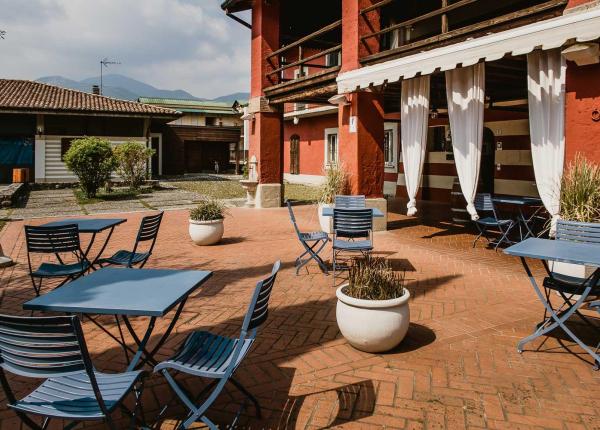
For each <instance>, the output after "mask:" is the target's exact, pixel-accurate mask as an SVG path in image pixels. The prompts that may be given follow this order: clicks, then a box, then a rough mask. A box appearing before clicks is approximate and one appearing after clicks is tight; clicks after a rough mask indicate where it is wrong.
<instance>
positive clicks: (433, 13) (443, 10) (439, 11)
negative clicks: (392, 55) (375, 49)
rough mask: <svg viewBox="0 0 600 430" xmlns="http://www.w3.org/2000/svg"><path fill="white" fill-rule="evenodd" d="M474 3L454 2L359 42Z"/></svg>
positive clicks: (391, 26) (375, 33)
mask: <svg viewBox="0 0 600 430" xmlns="http://www.w3.org/2000/svg"><path fill="white" fill-rule="evenodd" d="M476 1H479V0H461V1H459V2H456V3H454V4H451V5H448V6H446V7H441V8H440V9H436V10H432V11H431V12H427V13H426V14H424V15H419V16H417V17H415V18H411V19H407V20H406V21H402V22H399V23H397V24H394V25H390V26H389V27H386V28H384V29H383V30H379V31H375V32H373V33H369V34H365V35H364V36H362V37H361V40H365V39H370V38H372V37H376V36H379V35H381V34H386V33H389V32H390V31H394V30H397V29H399V28H402V27H408V26H409V25H412V24H416V23H417V22H420V21H425V20H427V19H430V18H433V17H436V16H439V15H442V14H445V13H447V12H450V11H452V10H454V9H458V8H460V7H463V6H466V5H468V4H471V3H474V2H476Z"/></svg>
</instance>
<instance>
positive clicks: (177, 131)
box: [139, 97, 245, 175]
mask: <svg viewBox="0 0 600 430" xmlns="http://www.w3.org/2000/svg"><path fill="white" fill-rule="evenodd" d="M139 101H140V102H141V103H144V104H149V105H152V106H160V107H165V108H169V109H175V110H177V111H179V112H182V113H183V116H182V117H180V118H178V119H176V120H174V121H171V122H169V123H167V124H162V125H157V126H156V127H154V128H153V129H152V131H153V133H155V134H154V136H155V137H154V138H153V139H155V140H158V139H160V140H162V144H163V145H165V146H166V147H168V148H169V151H168V152H166V153H164V154H163V170H162V172H161V174H165V175H180V174H184V173H202V172H214V171H215V162H216V163H218V166H219V171H220V172H223V173H224V172H239V171H240V165H241V163H242V162H243V160H244V159H245V158H244V152H243V146H242V145H241V139H242V120H241V118H240V117H241V114H240V113H239V112H238V110H237V109H235V108H234V107H233V106H232V105H231V104H228V103H216V102H205V101H197V100H176V99H161V98H146V97H142V98H140V99H139Z"/></svg>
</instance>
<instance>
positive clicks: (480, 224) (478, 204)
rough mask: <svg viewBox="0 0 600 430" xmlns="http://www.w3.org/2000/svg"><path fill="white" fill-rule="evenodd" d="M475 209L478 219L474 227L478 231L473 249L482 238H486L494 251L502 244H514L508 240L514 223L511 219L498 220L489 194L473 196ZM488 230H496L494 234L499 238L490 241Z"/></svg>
mask: <svg viewBox="0 0 600 430" xmlns="http://www.w3.org/2000/svg"><path fill="white" fill-rule="evenodd" d="M475 209H476V210H477V213H478V214H479V216H480V218H479V219H478V220H477V221H475V225H476V226H477V229H478V230H479V234H478V235H477V237H476V238H475V240H474V241H473V248H475V245H477V242H478V241H479V239H480V238H481V237H482V236H483V237H485V238H486V240H487V241H488V244H490V245H494V249H495V250H496V251H497V250H498V247H499V246H500V245H501V244H502V243H506V244H508V245H511V244H513V243H514V242H513V241H512V240H510V239H509V238H508V234H509V233H510V231H511V230H512V228H513V227H514V225H515V222H514V221H513V220H512V219H500V218H499V217H498V212H497V211H496V207H495V206H494V201H493V200H492V196H491V194H488V193H481V194H477V195H476V196H475ZM490 230H496V233H498V234H499V235H500V238H499V239H496V240H494V239H492V238H491V237H490V236H489V234H490V233H491V231H490Z"/></svg>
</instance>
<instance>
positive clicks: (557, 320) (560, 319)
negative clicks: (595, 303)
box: [517, 257, 600, 363]
mask: <svg viewBox="0 0 600 430" xmlns="http://www.w3.org/2000/svg"><path fill="white" fill-rule="evenodd" d="M521 263H522V264H523V267H524V268H525V272H527V276H528V277H529V282H530V283H531V285H532V286H533V289H534V291H535V293H536V294H537V296H538V298H539V299H540V301H541V302H542V304H543V305H544V307H545V309H546V311H547V312H548V314H549V315H550V316H549V317H548V318H547V319H546V321H544V322H543V323H542V324H541V325H540V327H539V328H538V329H537V330H536V331H535V332H534V333H533V334H531V335H529V336H527V337H526V338H524V339H522V340H521V341H520V342H519V344H518V346H517V350H518V351H519V353H521V352H523V347H524V346H525V345H526V344H527V343H529V342H531V341H533V340H535V339H537V338H539V337H541V336H543V335H545V334H547V333H550V332H551V331H553V330H555V329H556V328H558V327H560V328H561V329H562V330H563V331H564V332H565V333H566V334H567V335H568V336H569V337H570V338H571V339H572V340H573V341H574V342H575V343H577V344H578V345H579V346H580V347H581V348H582V349H583V350H584V351H585V352H587V353H588V354H589V355H590V356H592V358H593V359H594V363H600V356H599V355H598V354H596V353H595V352H594V351H592V349H591V348H590V347H588V346H587V345H586V344H585V343H583V342H582V341H581V340H580V339H579V338H578V337H577V336H575V334H574V333H573V332H572V331H571V330H570V329H569V328H568V327H567V326H566V325H565V323H566V321H567V320H568V319H569V318H570V317H571V316H572V315H573V314H574V313H575V312H576V311H577V310H578V309H579V308H580V307H581V305H582V304H583V303H584V302H585V300H586V299H587V296H588V295H589V294H590V292H591V290H592V286H593V285H595V283H596V282H598V280H599V279H600V269H599V270H597V271H596V273H595V274H594V275H593V277H592V279H591V282H590V283H589V284H588V286H587V287H585V289H584V291H583V292H582V293H581V296H580V297H579V299H578V300H577V302H575V304H573V306H572V307H571V308H570V309H569V310H568V311H566V312H561V314H560V315H558V314H557V313H556V312H555V311H554V309H553V308H552V306H550V304H549V303H548V301H547V300H546V298H545V296H544V294H543V293H542V291H541V290H540V287H539V286H538V284H537V282H536V280H535V278H534V276H533V274H532V273H531V269H530V268H529V265H528V264H527V261H526V259H525V258H524V257H521ZM582 287H584V285H582ZM552 321H553V322H552ZM551 322H552V323H551ZM550 323H551V324H550Z"/></svg>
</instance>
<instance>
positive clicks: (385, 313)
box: [336, 284, 410, 352]
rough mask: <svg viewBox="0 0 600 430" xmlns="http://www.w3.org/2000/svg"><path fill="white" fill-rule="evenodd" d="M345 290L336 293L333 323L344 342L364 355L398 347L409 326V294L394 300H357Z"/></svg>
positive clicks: (338, 290) (340, 289)
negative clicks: (336, 299)
mask: <svg viewBox="0 0 600 430" xmlns="http://www.w3.org/2000/svg"><path fill="white" fill-rule="evenodd" d="M346 287H347V284H346V285H342V286H341V287H339V288H338V289H337V291H336V296H337V298H338V302H337V308H336V319H337V324H338V327H339V328H340V331H341V332H342V335H343V336H344V337H345V338H346V340H347V341H348V342H349V343H350V344H351V345H352V346H353V347H355V348H356V349H360V350H361V351H365V352H385V351H389V350H390V349H392V348H394V347H396V346H397V345H399V344H400V342H402V340H403V339H404V337H405V336H406V332H407V331H408V326H409V323H410V308H409V306H408V300H409V299H410V293H409V291H408V290H406V289H405V290H404V291H405V292H404V295H403V296H402V297H399V298H397V299H391V300H360V299H355V298H353V297H350V296H347V295H346V294H344V291H343V290H344V288H346Z"/></svg>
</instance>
